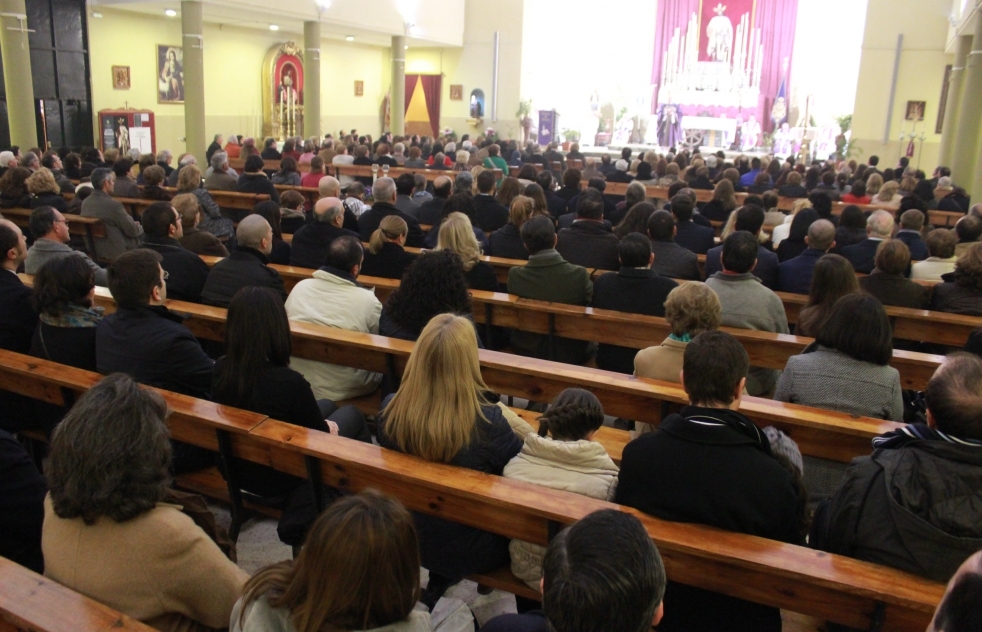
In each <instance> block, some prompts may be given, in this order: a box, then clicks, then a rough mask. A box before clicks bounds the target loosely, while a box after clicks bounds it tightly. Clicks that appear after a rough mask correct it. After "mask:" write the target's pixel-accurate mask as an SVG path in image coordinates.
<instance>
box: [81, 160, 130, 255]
mask: <svg viewBox="0 0 982 632" xmlns="http://www.w3.org/2000/svg"><path fill="white" fill-rule="evenodd" d="M91 179H92V180H91V181H92V189H93V190H92V194H91V195H89V197H87V198H85V201H84V202H82V217H97V218H99V219H101V220H102V223H103V224H105V226H106V236H105V237H100V238H97V239H96V240H95V256H96V259H99V260H102V261H114V260H115V259H116V257H118V256H119V255H121V254H123V253H124V252H126V251H127V250H132V249H134V248H139V247H140V236H141V235H143V227H142V226H140V225H139V224H137V223H136V222H135V221H133V218H132V217H130V214H129V213H127V212H126V209H125V208H124V207H123V205H122V204H121V203H120V202H119V200H115V199H113V197H112V192H113V187H114V186H115V184H116V176H115V175H114V174H113V172H112V169H102V168H100V169H95V170H93V171H92V176H91Z"/></svg>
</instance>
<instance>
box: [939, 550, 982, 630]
mask: <svg viewBox="0 0 982 632" xmlns="http://www.w3.org/2000/svg"><path fill="white" fill-rule="evenodd" d="M980 603H982V551H979V552H978V553H975V554H974V555H972V556H970V557H969V558H968V559H967V560H965V561H964V562H962V565H961V566H960V567H958V570H957V571H955V574H954V575H952V576H951V581H949V582H948V588H947V589H946V590H945V594H944V597H942V598H941V603H940V604H938V609H937V610H936V611H935V612H934V619H932V620H931V625H930V626H928V628H927V632H971V631H972V630H978V629H979V621H980V620H982V617H980V615H979V604H980Z"/></svg>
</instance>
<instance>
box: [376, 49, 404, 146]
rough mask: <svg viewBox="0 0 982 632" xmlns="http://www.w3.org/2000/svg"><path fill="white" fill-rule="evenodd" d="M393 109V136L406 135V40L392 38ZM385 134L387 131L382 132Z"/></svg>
mask: <svg viewBox="0 0 982 632" xmlns="http://www.w3.org/2000/svg"><path fill="white" fill-rule="evenodd" d="M389 104H390V105H389V106H390V107H391V109H392V116H391V127H390V129H389V131H391V132H392V135H393V136H398V135H400V134H405V133H406V38H405V37H404V36H402V35H393V36H392V98H391V99H390V100H389ZM382 131H383V132H385V131H386V130H382Z"/></svg>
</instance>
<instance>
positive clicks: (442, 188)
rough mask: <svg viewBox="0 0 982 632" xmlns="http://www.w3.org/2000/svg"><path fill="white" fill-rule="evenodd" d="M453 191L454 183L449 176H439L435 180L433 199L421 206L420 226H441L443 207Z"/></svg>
mask: <svg viewBox="0 0 982 632" xmlns="http://www.w3.org/2000/svg"><path fill="white" fill-rule="evenodd" d="M452 189H453V181H452V180H451V179H450V178H448V177H447V176H439V177H438V178H436V179H435V180H433V199H431V200H427V201H425V202H423V203H422V204H420V205H419V214H418V219H419V223H420V224H426V225H427V226H433V225H434V224H439V223H440V219H441V218H442V217H443V205H444V204H446V203H447V198H448V197H450V191H451V190H452Z"/></svg>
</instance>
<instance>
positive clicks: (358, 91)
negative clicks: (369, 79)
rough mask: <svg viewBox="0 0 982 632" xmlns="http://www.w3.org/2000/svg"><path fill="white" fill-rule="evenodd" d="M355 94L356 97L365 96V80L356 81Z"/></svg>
mask: <svg viewBox="0 0 982 632" xmlns="http://www.w3.org/2000/svg"><path fill="white" fill-rule="evenodd" d="M355 96H356V97H361V96H365V82H364V81H355Z"/></svg>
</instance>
